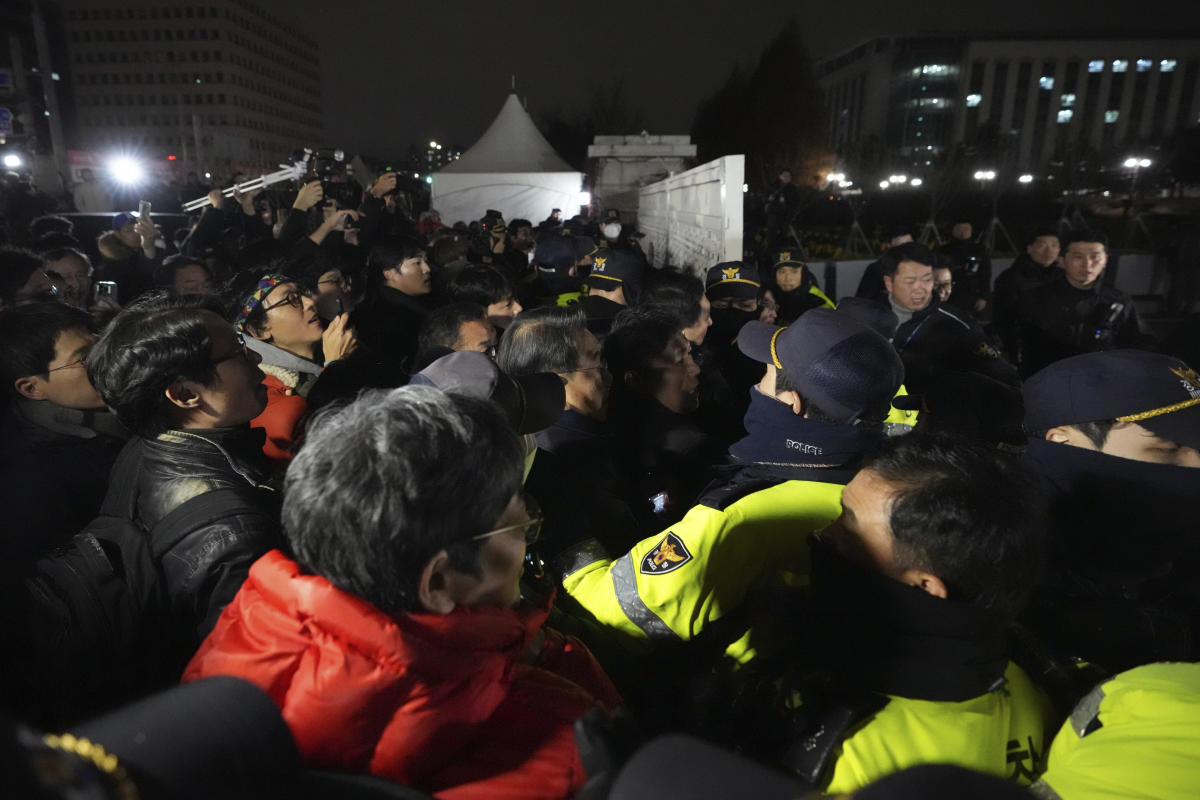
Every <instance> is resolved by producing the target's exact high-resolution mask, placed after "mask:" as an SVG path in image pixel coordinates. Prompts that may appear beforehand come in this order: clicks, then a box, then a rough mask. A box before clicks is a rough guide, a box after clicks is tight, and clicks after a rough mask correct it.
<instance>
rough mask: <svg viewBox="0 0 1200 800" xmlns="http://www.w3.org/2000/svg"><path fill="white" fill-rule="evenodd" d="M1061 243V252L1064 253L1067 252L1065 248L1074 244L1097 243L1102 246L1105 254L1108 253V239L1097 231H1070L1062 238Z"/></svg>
mask: <svg viewBox="0 0 1200 800" xmlns="http://www.w3.org/2000/svg"><path fill="white" fill-rule="evenodd" d="M1061 241H1062V251H1063V252H1064V253H1065V252H1067V248H1068V247H1070V246H1071V245H1073V244H1075V242H1099V243H1100V244H1101V245H1103V246H1104V250H1105V252H1108V237H1107V236H1105V235H1104V234H1103V233H1100V232H1099V231H1093V230H1088V229H1087V228H1080V229H1078V230H1072V231H1071V232H1070V233H1068V234H1067V235H1066V236H1064V237H1063V238H1062V239H1061Z"/></svg>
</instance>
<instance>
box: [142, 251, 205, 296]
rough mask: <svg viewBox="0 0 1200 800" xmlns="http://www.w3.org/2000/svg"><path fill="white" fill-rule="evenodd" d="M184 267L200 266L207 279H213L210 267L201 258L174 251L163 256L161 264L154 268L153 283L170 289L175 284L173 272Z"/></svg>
mask: <svg viewBox="0 0 1200 800" xmlns="http://www.w3.org/2000/svg"><path fill="white" fill-rule="evenodd" d="M184 267H200V268H201V269H203V270H204V273H205V274H206V275H208V279H209V281H212V280H213V271H212V268H211V267H210V266H208V264H206V263H205V262H204V260H203V259H200V258H196V257H195V256H188V255H184V254H183V253H176V254H175V255H173V256H167V257H166V258H164V259H163V262H162V264H161V265H159V267H158V268H157V269H155V270H154V285H155V286H158V287H159V288H162V289H170V288H171V287H172V286H173V285H174V284H175V273H176V272H178V271H179V270H181V269H183V268H184Z"/></svg>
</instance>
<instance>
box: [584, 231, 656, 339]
mask: <svg viewBox="0 0 1200 800" xmlns="http://www.w3.org/2000/svg"><path fill="white" fill-rule="evenodd" d="M584 286H585V287H586V290H587V293H586V294H585V295H584V296H583V297H582V298H581V299H580V301H579V305H580V306H581V307H582V308H583V313H584V314H585V315H586V316H587V320H588V330H590V331H591V332H592V333H594V334H596V336H599V337H601V338H603V337H604V336H606V335H607V334H608V332H609V330H610V329H611V328H612V323H613V319H614V318H615V317H616V316H617V314H619V313H621V312H622V311H624V310H625V308H626V307H628V306H630V305H632V304H634V303H636V302H637V300H638V296H639V295H640V293H641V289H642V266H641V264H640V263H639V262H638V261H636V260H635V259H633V258H632V257H630V256H629V255H628V254H627V253H626V252H625V251H623V250H618V249H616V248H613V247H605V248H601V249H600V250H597V251H596V253H595V255H593V256H592V271H591V272H590V273H588V277H587V281H586V282H585V283H584Z"/></svg>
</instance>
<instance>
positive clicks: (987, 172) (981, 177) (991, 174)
mask: <svg viewBox="0 0 1200 800" xmlns="http://www.w3.org/2000/svg"><path fill="white" fill-rule="evenodd" d="M975 180H977V181H994V180H996V170H994V169H981V170H979V171H978V172H976V173H975Z"/></svg>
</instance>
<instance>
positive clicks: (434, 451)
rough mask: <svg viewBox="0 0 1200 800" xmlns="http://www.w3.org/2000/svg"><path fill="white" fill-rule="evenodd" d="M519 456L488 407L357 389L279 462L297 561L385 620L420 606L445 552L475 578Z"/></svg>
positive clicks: (419, 393) (515, 484)
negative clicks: (433, 566)
mask: <svg viewBox="0 0 1200 800" xmlns="http://www.w3.org/2000/svg"><path fill="white" fill-rule="evenodd" d="M522 469H523V451H522V447H521V443H520V441H519V440H518V438H517V436H516V434H514V433H513V431H512V428H511V427H510V426H509V425H508V423H507V422H506V421H505V420H504V417H503V416H502V415H501V413H500V411H499V409H498V408H497V407H496V406H495V404H493V403H491V402H490V401H487V400H480V399H477V398H472V397H466V396H463V395H456V394H445V393H443V392H442V391H440V390H438V389H435V388H433V387H428V386H405V387H404V388H401V389H393V390H375V391H368V392H363V393H362V394H361V395H359V397H358V399H357V400H355V401H354V402H352V403H350V404H349V405H345V406H342V407H340V408H332V409H329V410H327V411H326V412H323V413H322V414H319V415H318V416H317V417H316V418H315V419H314V421H313V424H312V425H311V427H310V428H309V430H308V435H307V438H306V440H305V443H304V446H303V447H302V448H301V450H300V452H299V453H298V454H297V455H296V457H295V459H293V461H292V463H291V465H290V466H289V467H288V471H287V478H286V480H285V483H284V500H283V524H284V528H285V530H286V533H287V537H288V540H289V542H290V543H291V546H292V552H293V554H294V555H295V557H296V559H297V560H298V561H299V562H300V563H301V564H302V565H303V566H304V567H306V568H307V569H309V570H310V571H311V572H313V573H315V574H317V575H321V576H323V577H325V578H327V579H329V581H330V582H332V583H333V584H334V585H335V586H337V587H338V588H339V589H342V590H343V591H346V592H349V593H350V594H353V595H355V596H357V597H360V598H362V599H363V600H366V601H368V602H369V603H371V604H373V605H374V606H376V607H377V608H379V609H381V610H382V611H384V612H387V613H397V612H401V611H415V610H419V608H420V606H419V603H418V600H417V584H418V581H419V580H420V575H421V571H422V570H423V569H424V568H425V565H426V564H428V563H429V560H430V559H431V558H433V557H434V556H435V555H437V553H439V552H440V551H442V550H445V551H446V552H447V553H448V554H449V556H450V562H451V565H452V566H453V567H454V568H455V569H457V570H460V571H462V572H467V573H471V574H475V575H479V567H478V563H477V558H478V552H479V546H480V544H479V542H476V541H472V537H473V536H477V535H478V534H481V533H485V532H486V531H487V530H488V529H489V528H491V527H492V526H493V525H494V524H495V522H496V520H497V519H498V518H499V517H500V515H501V514H502V513H503V512H504V509H505V507H506V506H507V505H508V503H509V501H510V500H511V499H512V497H513V495H515V494H516V493H517V492H518V491H519V490H520V487H521V476H522Z"/></svg>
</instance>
